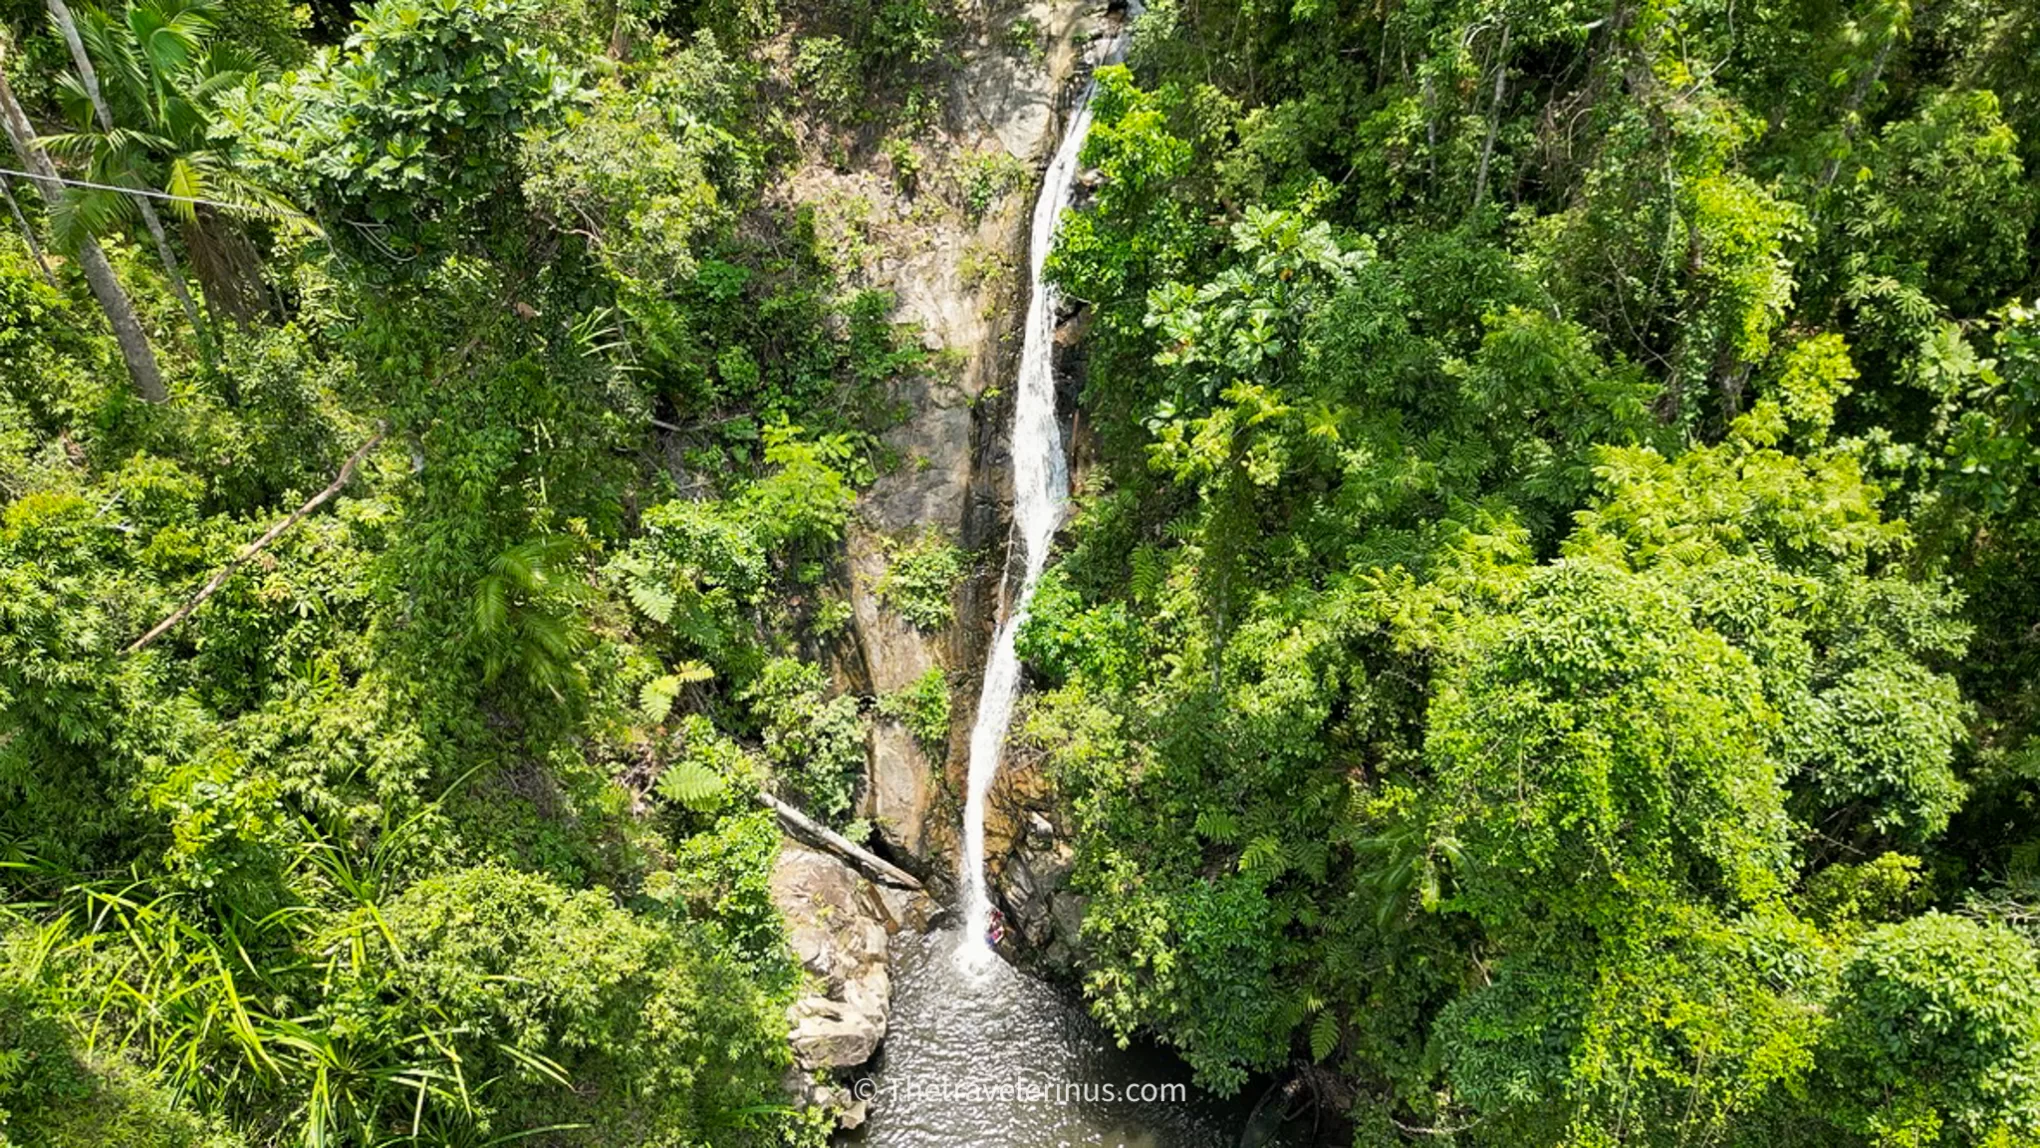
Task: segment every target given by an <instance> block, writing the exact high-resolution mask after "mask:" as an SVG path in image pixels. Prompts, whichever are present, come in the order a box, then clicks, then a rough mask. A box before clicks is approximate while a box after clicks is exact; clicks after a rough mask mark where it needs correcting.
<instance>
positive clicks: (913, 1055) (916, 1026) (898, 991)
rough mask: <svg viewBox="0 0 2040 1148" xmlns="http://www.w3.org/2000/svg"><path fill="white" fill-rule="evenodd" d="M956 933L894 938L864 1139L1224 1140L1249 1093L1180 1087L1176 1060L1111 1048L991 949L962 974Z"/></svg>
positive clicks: (1004, 1143) (1051, 1144)
mask: <svg viewBox="0 0 2040 1148" xmlns="http://www.w3.org/2000/svg"><path fill="white" fill-rule="evenodd" d="M961 938H962V934H961V933H960V932H958V931H948V932H937V933H930V934H928V935H927V936H925V937H915V936H910V935H905V934H903V935H901V936H899V937H897V938H895V940H894V942H893V945H894V948H893V1009H892V1023H891V1027H890V1028H889V1029H888V1030H887V1034H886V1038H885V1045H884V1052H883V1055H882V1059H881V1061H880V1063H879V1065H878V1067H877V1069H876V1071H874V1072H873V1073H872V1074H871V1076H870V1077H869V1078H868V1080H866V1081H863V1082H860V1084H861V1085H862V1087H861V1088H860V1089H859V1092H860V1095H868V1096H869V1097H870V1100H871V1115H870V1118H869V1120H868V1122H867V1124H866V1127H865V1128H864V1129H863V1130H862V1131H861V1132H860V1133H859V1134H857V1135H856V1136H853V1137H848V1138H845V1140H844V1141H843V1143H845V1144H850V1145H856V1144H862V1145H867V1146H869V1148H1073V1146H1076V1145H1098V1146H1102V1148H1233V1146H1234V1145H1235V1144H1237V1143H1238V1138H1239V1131H1240V1127H1241V1125H1242V1124H1243V1123H1244V1122H1245V1120H1246V1116H1247V1112H1248V1109H1249V1108H1251V1106H1252V1100H1253V1098H1252V1097H1251V1096H1248V1097H1245V1098H1241V1099H1236V1100H1233V1101H1222V1100H1218V1099H1216V1098H1214V1097H1211V1096H1208V1095H1205V1094H1203V1093H1200V1092H1197V1091H1196V1090H1195V1089H1193V1088H1191V1087H1190V1084H1189V1079H1190V1078H1189V1072H1188V1071H1187V1070H1186V1069H1185V1068H1184V1066H1183V1065H1182V1063H1181V1062H1180V1061H1177V1060H1176V1059H1175V1058H1173V1057H1171V1056H1168V1055H1167V1054H1165V1053H1162V1052H1160V1051H1157V1050H1153V1049H1142V1048H1139V1047H1135V1048H1133V1049H1130V1050H1126V1051H1121V1050H1120V1049H1119V1048H1118V1047H1117V1046H1116V1045H1115V1044H1114V1043H1113V1041H1112V1039H1111V1038H1110V1037H1109V1036H1107V1035H1106V1034H1105V1032H1104V1031H1103V1030H1102V1029H1100V1028H1099V1027H1098V1025H1097V1024H1096V1023H1095V1022H1093V1021H1092V1020H1091V1019H1090V1018H1089V1017H1088V1016H1086V1015H1085V1013H1084V1011H1083V1009H1082V1007H1081V1006H1079V1005H1076V1004H1073V1003H1072V1002H1070V1001H1067V1000H1065V999H1064V998H1063V997H1062V996H1061V995H1060V994H1058V993H1057V992H1056V991H1055V990H1053V989H1051V988H1050V987H1048V986H1047V985H1045V984H1043V983H1041V982H1040V981H1037V980H1034V979H1032V978H1030V977H1027V976H1025V975H1023V974H1021V973H1019V972H1017V971H1015V970H1014V969H1013V968H1011V967H1010V966H1008V965H1007V964H1005V963H1004V962H1003V961H998V960H996V959H994V960H993V962H992V964H991V965H990V967H989V968H986V969H983V970H981V971H980V970H971V971H966V970H965V968H964V967H963V966H962V965H961V964H960V963H959V962H958V960H957V952H956V950H957V945H958V944H959V942H960V941H961Z"/></svg>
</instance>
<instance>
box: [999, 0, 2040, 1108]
mask: <svg viewBox="0 0 2040 1148" xmlns="http://www.w3.org/2000/svg"><path fill="white" fill-rule="evenodd" d="M2036 37H2040V24H2036V22H2035V20H2034V19H2033V14H2032V12H2031V10H2030V9H2029V8H2028V7H2027V6H2024V5H2018V4H2004V3H1990V2H1981V3H1946V4H1943V3H1905V2H1897V3H1887V2H1881V0H1879V2H1865V3H1860V4H1858V3H1846V4H1812V3H1807V4H1798V3H1794V4H1783V5H1771V6H1769V7H1763V8H1759V9H1747V8H1737V7H1735V6H1732V5H1727V4H1718V3H1713V2H1711V0H1692V2H1687V0H1662V2H1657V0H1654V2H1650V3H1644V4H1586V5H1579V4H1570V5H1553V4H1530V5H1523V4H1515V3H1497V2H1492V0H1464V2H1449V3H1438V4H1404V5H1387V6H1381V5H1374V4H1358V3H1343V2H1340V0H1324V2H1310V3H1299V4H1294V5H1291V4H1280V5H1268V4H1246V5H1216V4H1207V3H1201V2H1200V0H1161V2H1158V3H1155V4H1152V5H1150V10H1149V13H1148V15H1147V17H1146V18H1145V19H1144V21H1143V22H1142V23H1141V24H1139V25H1138V26H1137V29H1136V32H1135V36H1134V45H1133V51H1132V55H1131V58H1130V60H1129V67H1127V68H1115V69H1109V70H1107V71H1106V72H1105V73H1104V74H1103V75H1102V76H1101V79H1100V92H1099V96H1098V103H1097V113H1098V123H1097V126H1096V128H1095V129H1094V131H1093V134H1092V136H1091V139H1090V141H1089V143H1088V144H1087V147H1086V151H1085V162H1087V163H1089V164H1091V165H1093V166H1095V167H1096V168H1097V169H1098V171H1099V172H1100V173H1101V176H1102V179H1101V181H1100V183H1099V185H1098V187H1097V189H1096V192H1095V194H1094V196H1093V197H1092V199H1091V202H1090V203H1089V204H1088V205H1086V206H1085V207H1083V208H1081V209H1079V210H1078V211H1076V212H1074V213H1072V214H1071V215H1070V216H1069V217H1067V218H1066V219H1065V220H1064V222H1063V227H1062V231H1061V235H1060V238H1059V243H1058V246H1057V250H1056V253H1055V255H1054V257H1053V272H1054V274H1055V276H1056V277H1057V278H1058V279H1059V280H1060V282H1061V283H1062V285H1063V286H1064V288H1065V289H1066V290H1067V291H1068V293H1069V294H1070V295H1072V296H1074V297H1075V298H1077V299H1080V300H1082V301H1084V302H1085V303H1086V304H1087V305H1088V306H1089V308H1090V310H1091V313H1092V325H1091V328H1090V330H1091V332H1092V335H1091V347H1090V350H1091V369H1090V374H1089V377H1088V379H1087V382H1086V386H1085V391H1084V400H1083V401H1084V406H1085V411H1086V416H1087V417H1088V418H1090V419H1091V420H1092V423H1093V425H1094V426H1095V427H1096V430H1097V434H1098V436H1099V438H1100V440H1101V444H1102V446H1101V449H1102V452H1103V454H1104V457H1105V460H1106V462H1105V467H1104V468H1103V473H1102V474H1101V476H1100V478H1099V480H1098V481H1096V482H1095V483H1094V484H1093V486H1092V487H1091V489H1089V490H1088V491H1086V492H1085V493H1084V494H1083V496H1082V498H1081V504H1080V509H1079V513H1078V516H1077V519H1076V522H1075V525H1074V527H1073V529H1072V530H1071V532H1070V535H1069V539H1068V541H1069V545H1068V551H1067V554H1066V555H1065V556H1064V557H1063V559H1062V560H1061V562H1060V563H1059V564H1058V565H1057V566H1056V567H1055V568H1054V569H1052V570H1051V572H1050V574H1049V576H1048V578H1047V580H1046V581H1045V583H1044V585H1043V588H1042V590H1041V594H1040V596H1039V597H1038V598H1037V600H1036V602H1035V606H1034V612H1033V617H1032V619H1031V621H1030V624H1029V626H1028V629H1027V631H1026V633H1025V634H1023V636H1022V641H1021V651H1022V654H1023V656H1024V657H1025V658H1026V659H1027V661H1028V663H1029V664H1030V666H1031V667H1032V668H1033V669H1034V671H1035V672H1036V673H1037V674H1038V675H1039V677H1040V678H1041V679H1042V680H1043V682H1044V683H1045V685H1046V686H1047V687H1048V688H1047V691H1046V692H1045V693H1044V694H1043V695H1042V696H1041V697H1040V698H1039V699H1038V700H1037V702H1036V704H1035V705H1034V707H1033V711H1032V714H1031V717H1030V718H1029V719H1028V724H1027V736H1029V737H1030V738H1031V739H1033V740H1034V741H1035V742H1036V743H1037V744H1038V745H1039V746H1041V747H1042V748H1043V749H1044V750H1045V751H1046V753H1047V757H1048V760H1049V761H1050V763H1051V765H1052V768H1053V771H1054V773H1055V776H1056V777H1057V779H1058V780H1059V781H1060V783H1061V786H1062V788H1063V791H1064V794H1065V796H1066V798H1067V800H1068V801H1069V802H1070V803H1071V806H1072V810H1073V816H1074V818H1075V821H1076V827H1077V834H1078V842H1077V845H1078V866H1079V868H1078V872H1077V878H1076V880H1077V884H1078V886H1079V890H1080V891H1081V892H1083V893H1086V894H1089V895H1090V897H1091V900H1090V902H1089V909H1088V911H1087V914H1086V917H1085V921H1084V933H1085V937H1086V939H1087V941H1088V942H1089V944H1090V958H1089V968H1088V972H1087V977H1086V989H1087V993H1088V995H1089V997H1090V999H1091V1002H1092V1006H1093V1008H1094V1010H1095V1011H1096V1012H1097V1013H1098V1015H1099V1016H1100V1017H1101V1018H1103V1019H1104V1020H1106V1021H1107V1022H1108V1023H1109V1024H1110V1025H1111V1026H1113V1027H1114V1028H1115V1029H1117V1030H1118V1031H1120V1032H1121V1033H1124V1034H1132V1033H1134V1032H1137V1031H1146V1032H1151V1033H1154V1034H1157V1035H1159V1036H1160V1037H1161V1038H1163V1039H1164V1040H1166V1041H1167V1042H1169V1043H1170V1044H1172V1045H1174V1046H1175V1047H1176V1048H1178V1049H1179V1050H1181V1052H1182V1053H1183V1055H1184V1056H1185V1057H1186V1058H1187V1059H1188V1060H1189V1061H1190V1063H1191V1064H1192V1065H1193V1066H1194V1067H1195V1068H1196V1070H1197V1072H1198V1074H1199V1076H1200V1078H1201V1079H1202V1080H1204V1081H1205V1082H1206V1083H1208V1084H1210V1085H1213V1086H1215V1087H1219V1088H1222V1089H1232V1088H1237V1087H1239V1086H1241V1085H1242V1084H1243V1083H1245V1082H1246V1080H1247V1078H1248V1076H1249V1074H1251V1073H1254V1072H1260V1071H1268V1070H1273V1069H1277V1068H1279V1067H1281V1066H1283V1065H1284V1064H1286V1063H1288V1062H1291V1061H1292V1060H1295V1059H1305V1058H1307V1059H1311V1060H1316V1061H1319V1062H1323V1063H1324V1064H1325V1065H1326V1066H1328V1067H1329V1068H1331V1069H1333V1070H1335V1071H1336V1072H1337V1073H1338V1074H1339V1075H1340V1077H1341V1078H1343V1079H1344V1080H1345V1081H1347V1082H1348V1083H1349V1085H1350V1086H1351V1087H1352V1089H1353V1091H1354V1097H1355V1099H1354V1102H1353V1110H1352V1115H1353V1118H1354V1121H1355V1125H1356V1129H1357V1136H1358V1137H1359V1140H1358V1142H1359V1143H1365V1144H1377V1143H1378V1144H1389V1143H1403V1142H1409V1141H1413V1140H1415V1141H1425V1142H1433V1143H1461V1144H1495V1145H1522V1144H1569V1145H1613V1144H1665V1145H1671V1144H1749V1145H1757V1144H1763V1145H1780V1144H1820V1145H1831V1144H1832V1145H1841V1144H1879V1145H1901V1144H1903V1145H1925V1144H1950V1145H1952V1144H2024V1143H2033V1142H2035V1140H2036V1138H2040V1107H2036V1106H2040V1077H2036V1075H2035V1073H2034V1069H2033V1065H2034V1064H2035V1060H2034V1058H2035V1057H2036V1056H2040V1030H2036V1029H2035V1027H2034V1025H2033V1021H2032V1018H2033V1017H2034V1016H2035V1015H2036V1014H2040V975H2036V968H2040V966H2036V964H2035V959H2036V952H2035V949H2034V947H2033V941H2032V934H2031V932H2030V930H2027V931H2024V932H2022V931H2021V929H2022V928H2024V927H2025V926H2026V925H2027V923H2028V922H2030V920H2031V914H2032V908H2031V907H2032V904H2033V898H2034V894H2033V890H2034V888H2035V881H2036V879H2040V870H2036V869H2035V864H2036V860H2040V810H2036V807H2035V801H2036V799H2040V789H2036V782H2040V774H2036V772H2035V770H2034V768H2033V762H2034V760H2035V756H2034V755H2035V754H2036V752H2040V749H2036V746H2040V743H2036V742H2035V741H2033V739H2032V731H2033V722H2034V719H2035V716H2036V710H2035V707H2034V700H2033V694H2032V689H2031V682H2032V680H2033V679H2032V670H2033V668H2034V665H2035V663H2034V661H2033V656H2034V655H2033V648H2034V647H2033V635H2034V633H2035V632H2036V631H2035V630H2034V628H2033V627H2034V624H2035V622H2036V621H2040V599H2036V598H2035V596H2034V594H2033V587H2034V582H2033V580H2032V570H2033V563H2034V561H2035V559H2036V557H2040V551H2036V550H2035V548H2034V539H2033V538H2032V536H2031V530H2030V522H2031V520H2032V519H2031V509H2032V508H2031V507H2030V506H2029V505H2027V503H2028V501H2029V495H2028V494H2027V493H2026V492H2027V491H2028V490H2029V489H2030V485H2031V482H2032V479H2033V477H2034V471H2033V469H2032V468H2033V461H2034V459H2035V458H2036V457H2040V456H2036V455H2035V453H2034V452H2035V443H2034V441H2033V438H2032V434H2033V430H2032V427H2031V425H2030V421H2031V420H2030V414H2029V405H2030V404H2029V400H2030V399H2031V397H2032V395H2031V393H2030V392H2031V385H2032V382H2033V380H2034V378H2035V377H2036V376H2035V374H2034V364H2033V358H2032V356H2033V349H2034V345H2035V344H2034V342H2033V330H2034V323H2035V319H2034V313H2033V311H2032V310H2031V309H2030V302H2029V301H2030V300H2031V298H2032V297H2033V295H2034V292H2035V291H2036V289H2040V277H2036V270H2040V268H2036V263H2035V259H2034V255H2035V251H2034V247H2033V239H2034V227H2035V223H2036V214H2035V211H2036V204H2040V179H2036V174H2040V173H2036V171H2035V167H2034V165H2035V163H2036V162H2040V150H2036V145H2040V102H2036V101H2040V91H2036V90H2035V89H2034V87H2033V72H2032V70H2031V68H2030V64H2031V61H2032V60H2033V59H2034V53H2035V51H2036V49H2040V39H2036ZM1935 906H1938V907H1939V908H1935Z"/></svg>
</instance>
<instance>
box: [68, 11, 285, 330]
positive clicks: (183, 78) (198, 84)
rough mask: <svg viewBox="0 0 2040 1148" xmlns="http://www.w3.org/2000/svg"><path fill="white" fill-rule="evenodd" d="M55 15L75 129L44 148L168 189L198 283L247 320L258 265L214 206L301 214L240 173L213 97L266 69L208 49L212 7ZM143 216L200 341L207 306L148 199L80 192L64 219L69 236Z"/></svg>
mask: <svg viewBox="0 0 2040 1148" xmlns="http://www.w3.org/2000/svg"><path fill="white" fill-rule="evenodd" d="M48 3H49V7H50V12H51V15H52V17H53V18H54V20H55V22H56V24H57V26H58V30H59V31H60V32H62V33H63V34H64V38H65V41H66V42H67V43H68V44H70V45H71V48H72V56H73V58H74V60H75V61H76V62H77V64H78V73H77V75H75V76H65V77H63V78H62V79H61V80H60V90H61V93H62V98H63V102H64V104H65V110H66V113H67V114H68V115H69V117H70V119H71V121H72V123H73V124H74V125H75V128H76V130H74V131H72V132H69V133H66V134H61V135H54V136H51V137H49V138H48V139H46V140H45V141H44V142H45V144H47V145H48V146H49V148H50V149H51V150H52V151H54V152H57V153H58V154H60V155H65V156H68V157H72V158H76V159H79V160H82V161H83V162H84V163H85V164H86V167H87V170H88V171H89V172H90V173H91V174H90V179H91V180H92V182H94V183H100V184H107V185H111V186H114V187H120V188H133V189H136V190H138V191H152V192H157V193H160V194H161V195H163V196H168V197H170V198H169V199H167V201H166V202H167V203H168V205H169V209H170V211H171V212H172V214H174V215H175V216H176V217H177V219H178V220H179V221H180V222H181V223H182V225H183V232H184V238H185V242H186V245H187V246H188V247H189V248H190V250H191V253H192V264H193V267H194V269H195V270H196V271H197V272H198V280H199V285H200V286H201V287H202V288H203V289H204V291H205V296H206V301H207V303H208V304H209V305H210V307H211V309H212V310H213V312H214V313H215V314H225V315H228V316H231V317H233V318H235V319H237V320H243V321H245V320H246V319H247V318H249V317H250V316H251V314H252V313H253V311H254V309H255V307H256V302H255V300H256V299H257V298H259V295H258V291H257V287H258V284H259V276H260V267H259V261H258V258H257V256H256V254H255V251H254V247H253V245H252V244H251V243H249V241H248V238H247V236H246V234H245V233H244V232H243V231H242V230H241V228H240V227H239V225H238V224H237V223H236V221H235V220H234V219H233V218H232V217H230V216H228V215H227V214H225V213H224V212H222V211H221V210H220V209H219V208H218V207H216V206H214V205H213V204H212V203H205V202H200V201H202V200H225V201H230V202H234V203H237V204H245V205H247V206H249V207H251V208H255V209H259V210H266V211H270V212H272V213H279V214H283V215H285V216H286V217H296V213H295V212H294V211H293V210H291V209H290V208H289V207H288V205H287V204H286V203H284V201H283V200H282V199H281V197H280V196H277V195H275V194H273V193H271V192H269V191H268V190H266V189H264V188H262V187H260V186H258V185H256V184H254V183H253V182H251V181H249V180H247V179H246V178H244V177H242V176H240V175H239V174H238V173H237V172H235V170H234V169H233V168H232V167H231V166H230V165H229V164H228V163H227V162H226V159H225V157H224V156H223V155H222V154H221V153H220V151H219V150H218V149H217V148H216V147H215V146H214V144H213V141H212V139H211V135H210V129H211V125H212V113H211V101H212V99H213V97H214V96H216V95H217V94H218V93H219V92H220V91H222V90H224V89H226V88H228V87H232V86H235V85H237V84H239V83H240V82H241V81H242V79H243V78H244V77H245V76H246V75H247V74H248V73H250V72H252V71H254V70H255V69H256V67H257V66H258V64H257V61H256V60H254V59H253V58H252V57H249V56H247V55H246V54H244V53H242V52H240V51H238V50H236V49H233V48H231V47H227V46H224V45H209V44H208V41H209V39H210V35H211V32H212V28H213V22H212V12H213V3H212V0H138V2H137V3H133V4H130V5H129V6H128V7H127V9H126V11H125V13H123V18H121V19H115V18H113V17H111V16H109V15H108V14H107V13H106V12H104V11H102V10H100V9H97V8H81V9H80V10H79V14H78V16H77V17H76V18H73V17H72V15H71V13H70V10H69V8H68V7H67V6H66V4H65V2H64V0H48ZM137 220H139V222H140V223H141V224H142V226H143V227H144V228H145V229H146V230H147V231H148V232H149V234H150V236H151V238H153V239H154V241H155V244H156V251H157V254H158V255H159V256H160V257H161V258H162V260H163V266H164V268H165V270H166V271H168V272H169V274H170V281H171V284H172V287H173V288H174V290H175V291H176V292H177V294H178V298H179V301H180V302H182V303H183V305H184V307H185V311H186V313H187V315H189V316H190V318H191V321H192V323H193V324H194V326H197V327H198V329H199V331H200V334H201V337H203V335H204V327H203V326H202V325H201V323H200V319H199V313H198V308H197V305H196V304H195V303H194V302H193V301H192V299H191V296H190V294H189V292H188V291H186V289H185V286H184V276H183V272H182V269H181V268H180V267H179V265H178V261H177V257H176V253H175V251H174V250H173V249H172V247H171V245H170V242H169V238H168V236H167V235H166V234H165V232H164V228H163V224H162V220H161V218H160V216H159V215H158V214H157V212H156V209H155V206H154V205H153V204H152V203H151V202H150V197H149V196H145V195H137V194H131V193H124V192H120V191H110V190H106V189H103V188H74V189H72V190H71V191H69V192H68V193H67V194H66V195H65V196H64V199H63V202H62V203H61V204H60V205H59V208H58V210H57V211H56V213H55V223H56V225H57V227H58V229H59V233H60V235H64V236H66V237H69V236H72V235H75V234H76V233H77V232H80V231H103V230H104V229H106V228H108V227H111V226H118V225H121V224H126V223H132V222H134V221H137Z"/></svg>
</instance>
